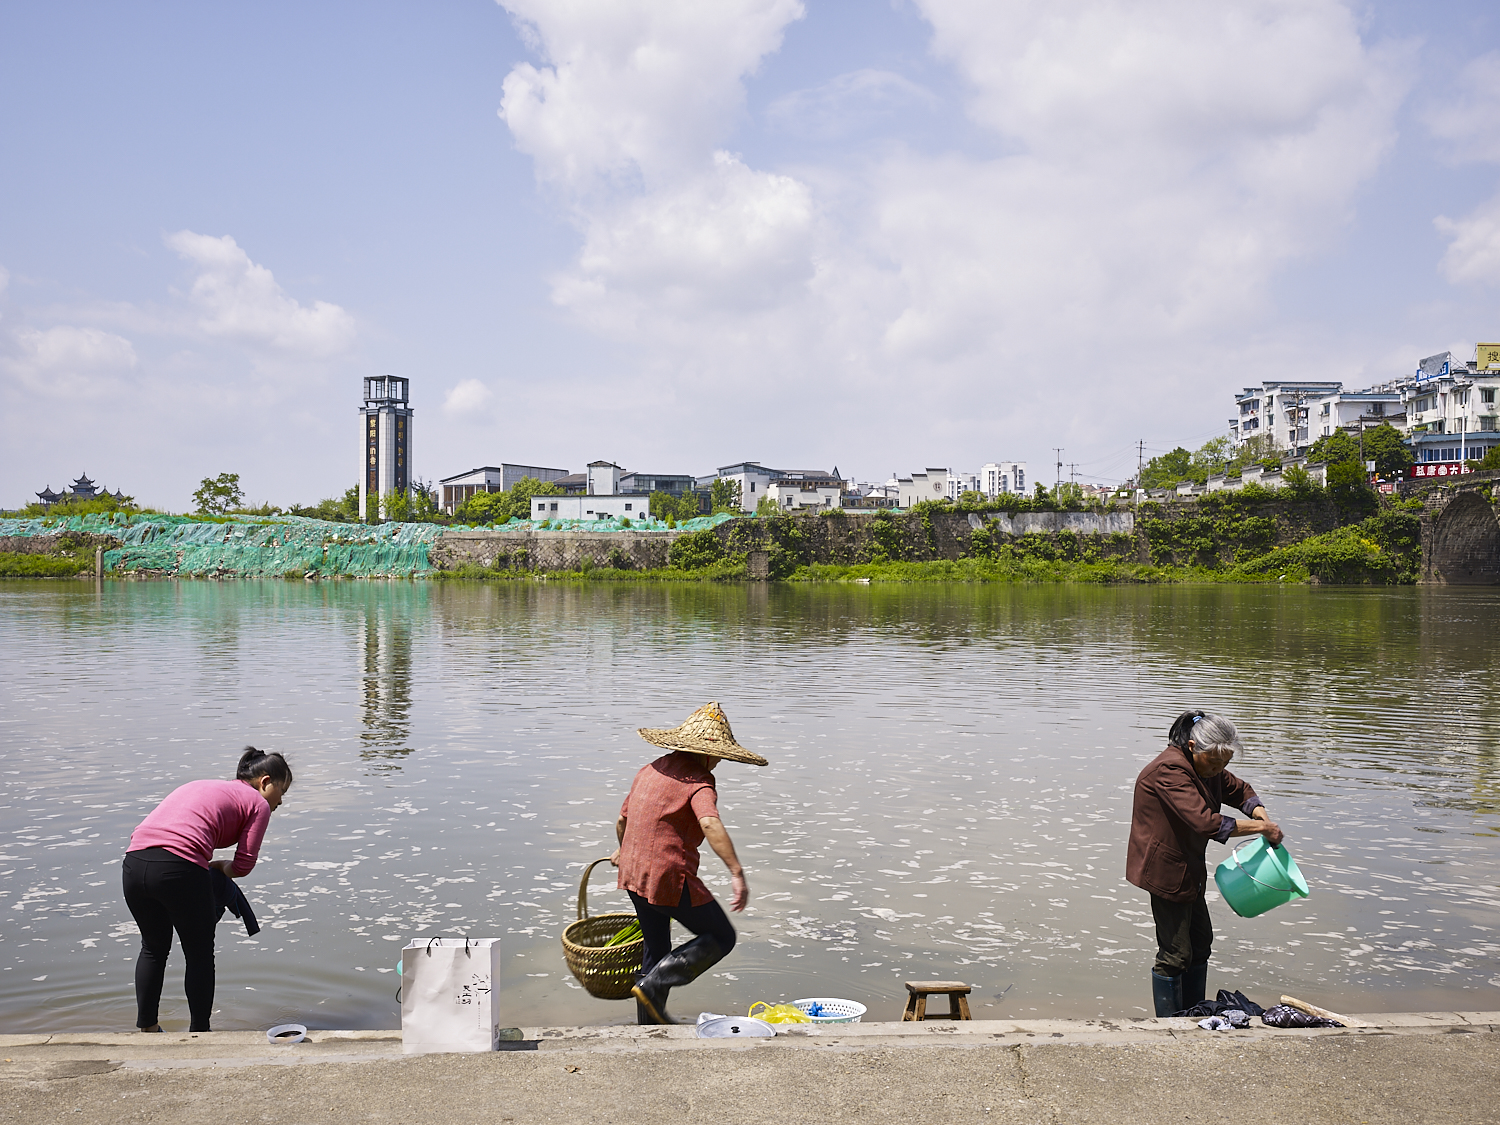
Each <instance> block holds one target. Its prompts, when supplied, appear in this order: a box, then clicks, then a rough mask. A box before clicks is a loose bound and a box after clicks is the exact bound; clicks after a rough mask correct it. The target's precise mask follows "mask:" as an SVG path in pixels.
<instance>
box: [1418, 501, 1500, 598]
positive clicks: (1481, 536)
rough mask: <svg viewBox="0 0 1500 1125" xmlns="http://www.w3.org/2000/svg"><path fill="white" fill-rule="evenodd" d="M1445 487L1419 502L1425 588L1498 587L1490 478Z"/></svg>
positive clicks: (1499, 544)
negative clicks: (1422, 504) (1424, 506)
mask: <svg viewBox="0 0 1500 1125" xmlns="http://www.w3.org/2000/svg"><path fill="white" fill-rule="evenodd" d="M1493 475H1494V474H1490V473H1486V474H1484V477H1485V478H1486V479H1482V480H1476V481H1473V482H1472V483H1471V482H1469V481H1465V482H1464V483H1463V484H1459V485H1448V486H1445V487H1443V488H1441V489H1438V490H1435V491H1432V492H1429V493H1427V495H1425V496H1424V497H1423V498H1422V499H1423V500H1424V502H1425V503H1426V505H1427V507H1426V510H1425V511H1424V512H1423V513H1422V579H1421V581H1422V582H1423V584H1424V585H1437V586H1496V585H1500V519H1497V518H1496V512H1495V505H1494V504H1493V503H1491V501H1490V499H1489V485H1490V483H1491V482H1490V480H1489V479H1488V478H1490V477H1491V476H1493Z"/></svg>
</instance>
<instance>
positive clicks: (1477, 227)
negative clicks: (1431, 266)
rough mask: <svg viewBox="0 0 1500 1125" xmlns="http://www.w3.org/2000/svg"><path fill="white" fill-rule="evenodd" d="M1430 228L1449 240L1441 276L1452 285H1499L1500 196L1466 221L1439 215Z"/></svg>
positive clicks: (1465, 219)
mask: <svg viewBox="0 0 1500 1125" xmlns="http://www.w3.org/2000/svg"><path fill="white" fill-rule="evenodd" d="M1433 225H1434V226H1436V227H1437V229H1438V231H1439V232H1440V233H1442V234H1445V235H1447V236H1448V237H1449V239H1450V241H1449V243H1448V250H1447V252H1446V253H1445V254H1444V255H1443V261H1442V271H1443V276H1445V277H1446V278H1447V279H1448V280H1449V281H1451V282H1453V283H1455V284H1463V283H1465V282H1477V283H1480V284H1488V285H1496V284H1500V195H1497V196H1496V197H1495V198H1493V199H1491V200H1490V201H1489V202H1488V203H1486V204H1484V205H1483V206H1482V207H1480V208H1478V209H1477V210H1475V211H1474V212H1473V213H1472V214H1470V215H1469V216H1467V217H1466V218H1463V219H1458V220H1453V219H1449V218H1446V217H1445V216H1441V215H1440V216H1438V218H1436V219H1434V220H1433Z"/></svg>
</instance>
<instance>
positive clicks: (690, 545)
mask: <svg viewBox="0 0 1500 1125" xmlns="http://www.w3.org/2000/svg"><path fill="white" fill-rule="evenodd" d="M1246 491H1250V490H1246ZM1259 491H1260V492H1261V493H1262V495H1260V496H1256V495H1254V493H1252V494H1251V496H1249V497H1248V498H1231V499H1228V500H1218V499H1217V498H1215V499H1212V500H1210V501H1209V502H1208V503H1200V504H1198V505H1182V506H1181V507H1176V506H1172V507H1166V506H1158V505H1143V507H1142V510H1141V512H1140V515H1139V518H1138V519H1137V521H1136V524H1135V530H1134V532H1129V533H1127V532H1118V531H1116V532H1096V533H1086V532H1081V531H1074V530H1069V529H1064V530H1060V531H1053V532H1036V531H1033V532H1027V533H1022V534H1009V533H1007V532H1006V531H1005V530H1004V529H1003V527H1002V526H1001V524H1000V522H999V519H998V518H997V517H998V514H997V513H994V512H993V510H991V511H990V512H988V513H986V514H985V516H983V517H981V518H979V519H977V520H971V519H970V518H969V516H970V514H971V513H968V512H964V511H961V510H955V509H954V508H952V507H950V506H943V505H933V506H930V507H929V508H928V509H927V510H925V511H923V510H920V509H921V506H919V510H915V511H913V512H911V513H907V514H901V515H892V514H888V513H882V514H880V515H877V516H873V517H871V516H848V515H844V514H842V513H840V514H826V515H818V516H788V515H776V516H770V517H764V516H763V517H759V518H754V519H736V520H729V521H726V522H725V523H722V524H720V525H719V526H717V527H715V528H711V529H705V530H702V531H695V532H691V533H688V534H684V535H681V536H679V537H678V538H677V539H676V540H675V541H674V542H673V543H672V546H671V548H670V551H669V553H668V563H669V565H668V566H666V567H659V568H653V569H633V568H632V563H631V561H630V560H629V558H628V557H626V556H625V555H624V554H623V553H618V557H614V556H613V555H612V556H611V558H609V559H607V560H606V561H605V562H604V563H602V564H595V563H589V562H587V561H585V562H584V564H582V565H581V566H580V567H578V568H577V569H572V570H566V571H559V570H552V571H548V572H547V577H548V578H549V579H579V580H589V581H616V582H617V581H646V582H681V581H736V580H741V579H744V578H746V577H748V573H749V568H748V562H749V559H750V556H751V553H752V552H764V553H765V557H766V567H765V572H766V576H767V577H768V578H770V579H772V580H778V581H793V582H1094V583H1161V582H1278V581H1281V582H1308V581H1317V582H1330V583H1357V584H1359V583H1363V584H1377V585H1385V584H1394V583H1410V582H1414V581H1416V578H1417V574H1418V571H1419V569H1420V563H1421V529H1420V519H1419V516H1418V515H1417V512H1416V511H1413V510H1407V508H1408V506H1407V505H1400V504H1399V502H1398V505H1397V506H1394V507H1392V508H1390V509H1388V510H1386V511H1381V512H1378V513H1376V514H1374V515H1369V516H1366V517H1365V518H1362V519H1361V518H1358V517H1359V516H1360V515H1361V511H1360V510H1358V509H1350V508H1347V507H1340V506H1338V505H1336V504H1332V503H1330V502H1329V501H1328V499H1327V498H1326V496H1314V497H1310V498H1307V499H1303V500H1295V499H1289V498H1287V497H1285V496H1282V495H1280V494H1279V493H1272V492H1269V491H1267V490H1264V489H1262V490H1259ZM1414 507H1416V508H1420V505H1414ZM1104 514H1106V515H1107V514H1108V513H1104ZM976 522H977V523H978V524H979V526H978V527H975V526H974V523H976ZM444 576H445V577H453V578H482V579H531V578H535V577H537V576H538V572H536V571H532V570H527V569H525V568H524V566H517V565H516V560H513V559H509V560H506V561H505V562H504V563H501V562H500V561H498V560H497V562H496V564H495V566H494V567H483V566H478V565H476V564H472V563H471V564H466V565H463V566H460V567H458V568H457V569H455V570H452V571H448V572H446V573H445V575H444Z"/></svg>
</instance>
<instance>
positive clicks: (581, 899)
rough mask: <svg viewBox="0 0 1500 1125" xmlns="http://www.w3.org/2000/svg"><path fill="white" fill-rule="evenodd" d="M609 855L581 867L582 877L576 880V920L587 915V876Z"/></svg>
mask: <svg viewBox="0 0 1500 1125" xmlns="http://www.w3.org/2000/svg"><path fill="white" fill-rule="evenodd" d="M608 862H609V856H605V857H604V858H603V859H596V860H594V862H593V863H591V864H589V865H588V866H587V867H585V868H584V869H583V878H582V879H580V880H579V881H578V920H579V921H580V922H581V921H583V919H585V918H587V917H588V916H589V876H590V875H592V874H593V872H594V868H596V867H598V866H599V865H600V864H601V863H608Z"/></svg>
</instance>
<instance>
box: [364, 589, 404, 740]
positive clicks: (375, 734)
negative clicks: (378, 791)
mask: <svg viewBox="0 0 1500 1125" xmlns="http://www.w3.org/2000/svg"><path fill="white" fill-rule="evenodd" d="M406 608H407V607H406V605H405V604H402V603H398V604H394V605H393V604H392V603H391V602H390V601H388V600H384V599H372V600H371V601H370V602H369V603H368V604H366V606H365V609H364V617H363V620H362V621H361V623H360V626H359V636H358V643H359V647H360V651H361V655H362V657H363V664H362V667H361V677H360V698H361V702H362V706H361V718H362V720H363V728H362V730H361V733H360V742H361V743H362V745H363V749H361V750H360V755H359V756H360V757H361V758H362V759H364V760H365V761H373V762H376V763H378V764H377V766H376V768H377V769H379V770H394V769H400V768H401V767H400V765H399V763H400V761H401V760H402V759H403V758H405V757H407V756H408V755H409V754H411V753H412V748H411V746H409V745H408V742H409V741H410V739H411V705H412V700H411V676H412V667H411V662H412V636H411V634H412V624H411V619H410V618H409V617H408V616H407V614H406V613H405V612H404V610H405V609H406Z"/></svg>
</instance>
